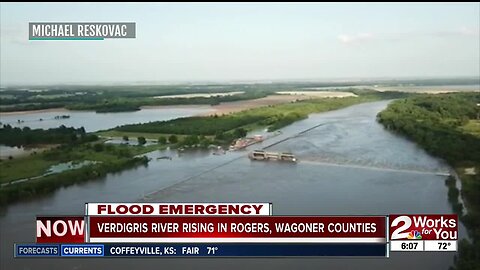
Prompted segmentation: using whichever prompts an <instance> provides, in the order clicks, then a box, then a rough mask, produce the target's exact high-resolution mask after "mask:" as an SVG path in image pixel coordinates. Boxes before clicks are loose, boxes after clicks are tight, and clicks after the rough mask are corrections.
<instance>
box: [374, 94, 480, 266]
mask: <svg viewBox="0 0 480 270" xmlns="http://www.w3.org/2000/svg"><path fill="white" fill-rule="evenodd" d="M478 103H480V94H478V93H456V94H442V95H435V96H419V97H412V98H407V99H404V100H398V101H395V102H393V103H391V104H390V105H389V106H388V108H387V109H385V110H384V111H382V112H380V113H379V114H378V121H379V122H380V123H382V124H383V125H384V126H385V127H386V128H387V129H389V130H392V131H395V132H397V133H400V134H402V135H404V136H406V137H407V138H409V139H411V140H413V141H415V142H416V143H417V144H419V145H420V146H422V147H423V148H424V149H425V150H427V151H428V152H429V153H431V154H432V155H435V156H438V157H440V158H443V159H444V160H446V161H447V162H448V163H449V164H450V165H451V166H452V167H453V168H454V169H455V171H456V173H457V175H458V176H459V178H460V180H461V183H462V190H461V192H459V191H458V189H457V188H456V185H455V179H454V178H452V177H450V178H448V179H447V180H446V185H447V186H448V188H449V191H448V200H449V202H450V203H451V205H452V209H453V211H454V212H455V213H457V214H459V217H460V219H461V221H462V222H463V223H464V224H465V226H466V227H467V230H468V234H469V236H470V238H471V241H468V240H465V239H464V240H461V241H460V242H459V247H458V256H457V257H456V259H455V265H454V267H453V268H454V269H459V270H463V269H479V265H480V174H479V173H480V137H479V136H478V134H479V132H480V129H478V125H477V121H478V120H477V119H476V118H477V117H478V114H479V112H480V108H479V106H477V104H478ZM459 193H460V195H461V196H462V199H463V201H464V202H465V205H464V206H462V205H461V204H460V202H459V201H458V194H459ZM463 207H465V208H466V209H467V213H466V214H464V213H463V212H462V208H463Z"/></svg>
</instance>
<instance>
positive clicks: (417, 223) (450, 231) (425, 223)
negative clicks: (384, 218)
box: [389, 214, 458, 240]
mask: <svg viewBox="0 0 480 270" xmlns="http://www.w3.org/2000/svg"><path fill="white" fill-rule="evenodd" d="M389 222H390V225H389V226H390V230H389V232H390V239H391V240H457V239H458V231H457V230H458V217H457V215H407V214H406V215H390V219H389Z"/></svg>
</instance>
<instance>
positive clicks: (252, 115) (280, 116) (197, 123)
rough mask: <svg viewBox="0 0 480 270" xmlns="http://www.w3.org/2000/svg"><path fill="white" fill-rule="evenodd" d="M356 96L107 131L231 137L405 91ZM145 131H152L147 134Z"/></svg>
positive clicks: (371, 92) (364, 92) (386, 97)
mask: <svg viewBox="0 0 480 270" xmlns="http://www.w3.org/2000/svg"><path fill="white" fill-rule="evenodd" d="M355 94H357V95H358V97H346V98H322V99H309V100H302V101H297V102H290V103H285V104H279V105H270V106H265V107H258V108H254V109H249V110H244V111H241V112H236V113H230V114H224V115H212V116H196V117H185V118H178V119H174V120H169V121H157V122H150V123H144V124H132V125H124V126H120V127H117V128H114V129H112V130H110V131H108V132H114V134H117V135H119V136H121V135H123V134H129V133H130V134H132V133H133V134H144V136H145V137H147V136H148V137H154V136H159V135H160V134H177V135H193V136H214V137H215V138H234V137H232V135H233V133H235V132H236V131H238V130H239V129H244V130H247V131H249V130H252V129H254V128H260V127H262V128H263V127H267V128H268V129H269V131H274V130H277V129H280V128H282V127H284V126H287V125H289V124H291V123H293V122H295V121H298V120H301V119H305V118H307V117H308V115H309V114H311V113H318V112H325V111H330V110H335V109H340V108H344V107H347V106H351V105H354V104H359V103H363V102H369V101H376V100H382V99H391V98H398V97H404V96H407V95H408V94H405V93H396V92H388V93H380V92H374V91H360V90H359V91H357V92H355ZM147 134H154V135H153V136H149V135H147Z"/></svg>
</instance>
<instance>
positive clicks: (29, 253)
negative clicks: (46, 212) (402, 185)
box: [14, 203, 458, 258]
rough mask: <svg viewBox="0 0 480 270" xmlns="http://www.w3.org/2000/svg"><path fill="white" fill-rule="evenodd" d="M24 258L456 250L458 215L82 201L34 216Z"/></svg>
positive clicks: (17, 250)
mask: <svg viewBox="0 0 480 270" xmlns="http://www.w3.org/2000/svg"><path fill="white" fill-rule="evenodd" d="M36 225H37V226H36V230H37V231H36V243H18V244H15V245H14V254H15V257H17V258H24V257H322V256H323V257H337V256H343V257H350V256H351V257H384V258H388V257H390V252H419V251H420V252H422V251H447V252H448V251H456V250H457V239H458V233H457V228H458V218H457V216H456V215H434V214H431V215H430V214H427V215H409V214H402V215H386V216H275V215H273V206H272V204H271V203H87V204H86V205H85V215H84V216H38V217H37V218H36Z"/></svg>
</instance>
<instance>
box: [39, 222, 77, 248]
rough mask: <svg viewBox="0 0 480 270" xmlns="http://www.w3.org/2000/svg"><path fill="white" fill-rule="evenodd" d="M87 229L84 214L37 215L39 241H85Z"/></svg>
mask: <svg viewBox="0 0 480 270" xmlns="http://www.w3.org/2000/svg"><path fill="white" fill-rule="evenodd" d="M85 229H86V227H85V220H84V217H82V216H61V217H49V216H42V217H37V243H83V242H85Z"/></svg>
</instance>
